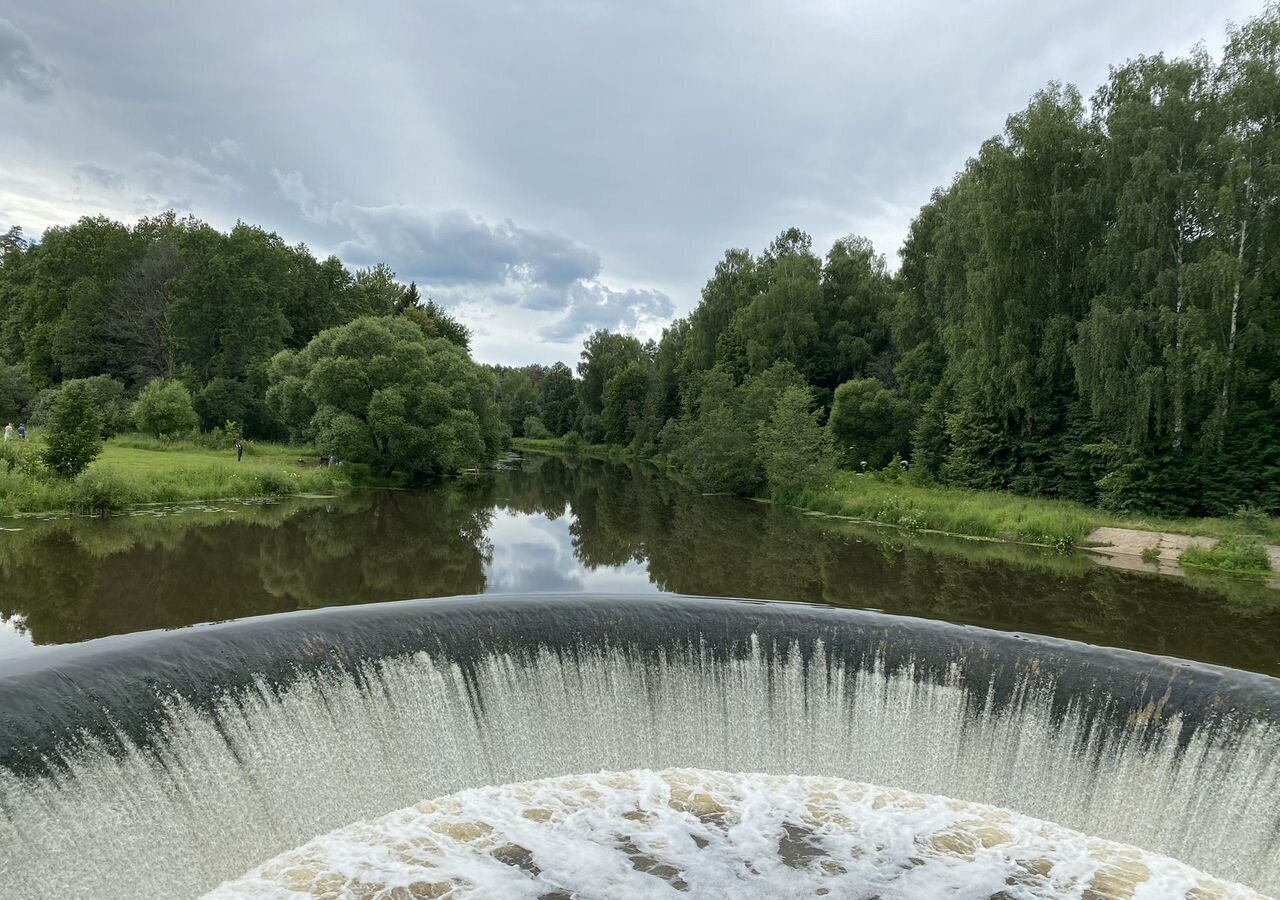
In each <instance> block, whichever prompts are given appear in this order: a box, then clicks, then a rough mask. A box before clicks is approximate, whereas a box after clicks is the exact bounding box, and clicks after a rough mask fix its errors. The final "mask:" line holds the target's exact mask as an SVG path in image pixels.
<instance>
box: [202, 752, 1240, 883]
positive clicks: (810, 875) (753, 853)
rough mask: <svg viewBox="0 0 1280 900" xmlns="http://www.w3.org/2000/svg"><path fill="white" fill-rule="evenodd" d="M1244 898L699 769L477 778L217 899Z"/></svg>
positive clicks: (1145, 865)
mask: <svg viewBox="0 0 1280 900" xmlns="http://www.w3.org/2000/svg"><path fill="white" fill-rule="evenodd" d="M826 896H829V897H838V898H869V897H874V898H878V900H937V898H944V897H945V898H951V900H987V898H1000V900H1042V898H1044V900H1048V898H1068V897H1069V898H1080V897H1088V898H1090V900H1122V898H1124V900H1173V898H1193V900H1250V898H1259V897H1260V896H1261V895H1260V894H1257V893H1255V892H1254V891H1251V890H1249V889H1248V888H1245V887H1242V886H1240V885H1232V884H1228V883H1226V882H1222V881H1219V880H1217V879H1214V878H1211V877H1210V876H1208V875H1205V874H1204V873H1202V872H1197V871H1196V870H1194V869H1192V868H1190V867H1188V866H1186V865H1183V864H1182V863H1179V862H1177V861H1175V860H1172V859H1169V858H1168V857H1164V856H1159V855H1157V854H1153V853H1147V852H1145V851H1142V850H1139V849H1137V848H1135V847H1130V846H1126V845H1124V844H1118V843H1114V842H1111V841H1104V840H1099V839H1097V838H1092V837H1088V836H1086V835H1084V834H1081V833H1080V832H1077V831H1071V830H1069V829H1066V828H1062V827H1060V826H1057V825H1053V824H1051V823H1049V822H1044V821H1041V820H1038V819H1032V818H1028V817H1026V816H1021V815H1018V814H1016V813H1013V812H1010V811H1009V810H1005V809H998V808H996V807H993V806H986V805H983V804H975V803H962V802H960V801H957V800H950V799H947V798H944V797H937V796H929V795H925V794H915V793H910V792H907V791H901V790H894V789H891V788H883V787H876V786H872V785H868V784H861V783H858V782H853V781H844V780H840V779H832V778H814V777H797V776H771V775H759V774H750V775H743V774H738V775H733V774H728V773H724V772H709V771H705V770H699V769H668V770H666V771H662V772H654V771H648V770H642V771H634V772H620V773H611V774H599V775H580V776H569V777H562V778H555V779H547V780H542V781H528V782H523V783H520V784H509V785H505V786H503V787H491V788H479V789H473V790H469V791H464V792H461V793H458V794H453V795H450V796H448V797H443V798H440V799H436V800H430V801H427V802H424V803H420V804H418V805H417V806H411V807H408V808H407V809H402V810H400V811H398V812H395V813H392V814H391V815H388V816H384V817H382V818H380V819H376V820H373V821H370V822H361V823H357V824H354V825H350V826H348V827H346V828H342V829H340V830H338V831H334V832H331V833H329V834H327V835H324V836H322V837H318V838H316V839H315V840H312V841H310V842H309V843H307V844H306V845H304V846H302V847H300V848H298V849H296V850H291V851H290V852H288V853H284V854H281V855H280V856H278V857H276V858H275V859H272V860H271V861H269V862H267V863H265V864H263V865H261V866H259V867H257V868H256V869H254V870H253V871H252V872H250V873H248V874H247V875H245V876H244V877H243V878H239V879H236V880H234V881H230V882H228V883H226V884H224V885H222V886H220V887H219V888H218V889H216V890H214V891H213V892H212V893H210V894H208V895H207V897H206V900H246V898H259V900H303V898H339V897H341V898H351V900H357V898H361V900H381V898H387V900H390V898H417V897H442V898H443V897H447V898H453V900H465V898H496V897H501V898H504V900H545V898H559V900H567V898H584V900H585V898H590V900H660V898H672V900H674V898H678V897H690V898H700V900H702V898H735V900H753V898H761V900H766V898H767V900H774V898H789V897H796V898H799V897H826Z"/></svg>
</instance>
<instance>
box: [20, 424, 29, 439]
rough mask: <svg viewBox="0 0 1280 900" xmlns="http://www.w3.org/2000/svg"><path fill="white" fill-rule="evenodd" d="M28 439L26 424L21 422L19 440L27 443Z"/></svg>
mask: <svg viewBox="0 0 1280 900" xmlns="http://www.w3.org/2000/svg"><path fill="white" fill-rule="evenodd" d="M26 439H27V426H26V425H25V424H24V423H22V422H19V423H18V440H20V441H25V440H26Z"/></svg>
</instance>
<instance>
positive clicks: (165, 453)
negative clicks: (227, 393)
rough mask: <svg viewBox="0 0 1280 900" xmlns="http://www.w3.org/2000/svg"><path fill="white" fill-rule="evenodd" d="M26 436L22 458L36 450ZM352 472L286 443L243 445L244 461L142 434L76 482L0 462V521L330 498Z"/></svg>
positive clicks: (111, 449)
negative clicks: (214, 503)
mask: <svg viewBox="0 0 1280 900" xmlns="http://www.w3.org/2000/svg"><path fill="white" fill-rule="evenodd" d="M37 445H38V438H33V440H32V446H31V447H30V449H25V448H24V449H25V452H27V453H34V452H36V446H37ZM353 474H355V473H354V472H353V471H351V470H348V469H346V467H343V468H334V469H331V468H328V467H322V466H320V465H319V457H318V455H317V454H316V452H315V451H314V450H312V449H310V448H307V447H298V446H291V445H287V444H270V443H256V442H255V443H250V444H249V445H248V446H247V448H246V452H245V456H244V459H243V461H241V462H237V461H236V456H235V452H234V451H233V450H230V449H214V448H209V447H202V446H199V445H197V444H193V443H191V442H187V441H174V442H162V441H157V440H155V439H153V438H148V437H145V436H142V435H132V434H131V435H120V436H118V437H114V438H111V439H110V440H108V441H107V442H106V445H105V446H104V447H103V450H102V454H101V455H100V456H99V457H98V458H97V459H96V460H94V462H93V464H92V465H90V466H89V468H88V469H87V470H86V471H85V472H83V473H82V474H81V475H80V476H79V477H77V478H75V479H60V478H56V477H52V476H49V475H47V474H35V473H32V472H30V471H23V470H22V467H21V466H17V467H14V468H12V469H8V470H7V471H6V470H5V466H4V465H3V464H0V516H14V515H22V514H28V513H69V514H77V513H79V514H102V513H109V512H113V511H117V510H120V509H124V508H126V507H129V506H138V505H142V504H148V503H183V502H194V501H203V500H225V499H242V498H248V497H280V496H289V495H292V494H313V493H314V494H327V493H336V492H338V491H340V490H343V489H345V488H347V487H349V486H350V484H351V479H352V476H353Z"/></svg>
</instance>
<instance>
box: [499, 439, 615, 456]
mask: <svg viewBox="0 0 1280 900" xmlns="http://www.w3.org/2000/svg"><path fill="white" fill-rule="evenodd" d="M511 449H512V450H519V451H521V452H524V453H547V454H550V455H552V456H585V457H588V458H590V459H609V460H613V461H614V462H629V461H630V460H632V459H634V458H635V454H633V453H632V452H631V451H630V450H629V449H627V448H626V447H619V446H617V445H615V444H584V443H582V442H578V443H576V444H570V443H569V442H568V441H566V440H565V439H564V438H512V440H511Z"/></svg>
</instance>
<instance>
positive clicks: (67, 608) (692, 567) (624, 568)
mask: <svg viewBox="0 0 1280 900" xmlns="http://www.w3.org/2000/svg"><path fill="white" fill-rule="evenodd" d="M0 526H2V527H4V528H5V529H6V530H5V531H3V532H0V658H3V657H8V656H13V655H17V654H28V653H34V652H39V649H40V646H42V645H51V644H63V643H71V642H76V641H83V640H88V639H90V638H96V637H102V636H105V635H110V634H121V633H126V632H132V631H141V630H145V629H152V628H174V627H180V626H186V625H192V624H196V623H201V622H212V621H220V620H224V619H232V618H240V617H244V616H253V615H259V614H263V613H274V612H285V611H289V610H294V609H307V608H315V607H323V606H335V605H346V604H351V603H368V602H372V601H379V600H394V599H402V598H409V597H433V596H453V595H458V594H479V593H501V592H535V591H556V592H578V591H582V592H599V593H620V592H657V591H671V592H678V593H686V594H707V595H719V596H739V597H758V598H767V599H780V600H800V601H806V602H811V603H824V604H829V605H834V606H843V607H857V608H864V609H879V610H883V611H886V612H891V613H897V614H901V615H909V616H919V617H924V618H930V619H942V620H946V621H950V622H957V623H962V624H971V625H981V626H984V627H987V628H994V629H999V630H1003V631H1017V632H1025V633H1031V634H1044V635H1053V636H1057V637H1063V638H1070V639H1074V640H1081V641H1086V642H1089V643H1093V644H1099V645H1105V646H1114V647H1124V648H1129V649H1135V650H1141V651H1145V652H1149V653H1161V654H1167V655H1170V656H1177V657H1183V658H1187V659H1195V660H1200V661H1203V662H1209V663H1215V664H1219V665H1226V666H1232V667H1235V668H1241V669H1250V670H1254V671H1259V672H1265V673H1268V674H1272V675H1280V592H1277V591H1274V590H1270V589H1267V588H1266V587H1263V586H1261V585H1258V584H1255V583H1252V582H1244V581H1239V580H1231V579H1226V578H1223V579H1174V578H1168V577H1164V576H1157V575H1148V574H1141V573H1129V572H1120V571H1116V570H1111V569H1104V568H1102V567H1100V566H1099V565H1098V564H1097V563H1096V562H1095V561H1094V560H1093V559H1092V558H1090V557H1088V556H1087V555H1085V554H1082V553H1078V554H1070V555H1065V556H1064V555H1059V554H1055V553H1051V552H1047V551H1046V552H1041V551H1036V550H1031V549H1027V548H1020V547H1011V546H1004V545H999V544H988V543H979V542H972V541H963V540H956V539H942V538H930V537H928V536H911V535H905V534H902V533H900V532H896V531H891V530H885V529H876V528H870V527H865V526H860V525H856V524H853V523H846V522H839V521H835V520H830V519H821V518H815V517H811V516H805V515H802V514H800V513H797V512H795V511H792V510H784V509H775V508H772V507H769V506H767V505H764V504H759V503H753V502H750V501H745V500H737V499H733V498H727V497H704V496H701V495H699V494H697V493H695V492H692V491H690V490H689V489H688V488H686V487H684V486H682V485H680V484H679V483H677V482H675V481H673V480H671V479H669V478H666V477H664V476H662V475H661V474H659V473H656V472H654V471H652V470H648V469H629V468H627V467H623V466H617V465H611V464H606V463H601V462H596V461H583V462H581V463H566V462H563V461H561V460H557V459H553V458H545V457H533V458H529V459H526V460H523V461H522V462H520V463H517V464H515V465H514V466H512V467H511V468H508V469H505V470H503V471H499V472H496V473H491V474H485V475H481V476H478V477H475V478H469V479H463V480H459V481H453V482H449V483H448V484H446V485H444V486H442V487H440V488H437V489H434V490H430V491H424V492H376V493H360V494H352V495H348V496H344V497H341V498H336V499H320V500H317V499H295V500H288V501H283V502H280V503H269V504H261V503H259V504H219V505H212V506H209V507H204V508H198V509H186V510H184V511H182V512H180V513H171V512H165V511H158V510H157V511H149V512H148V513H147V514H144V515H132V516H122V517H116V518H114V519H111V520H108V521H96V520H75V521H68V520H36V519H10V520H3V522H0Z"/></svg>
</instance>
